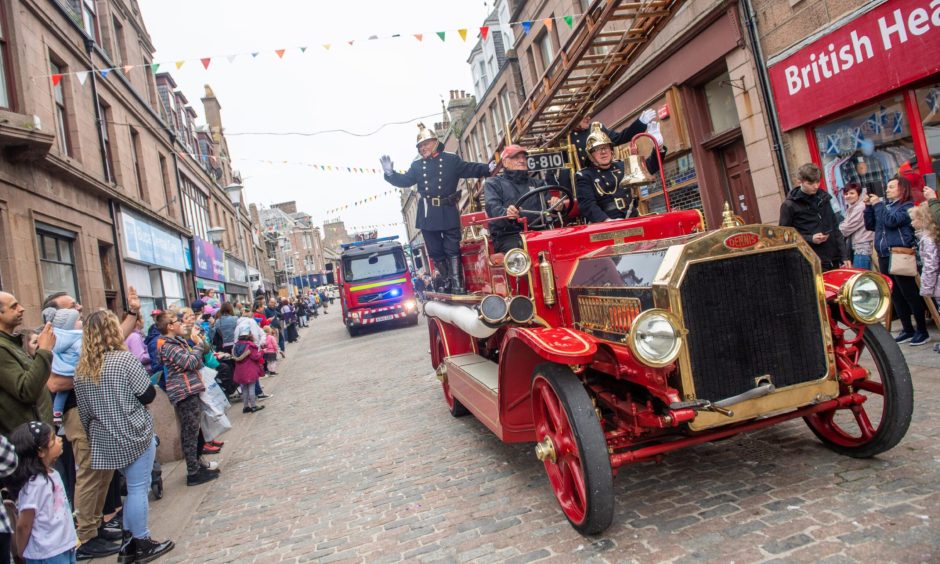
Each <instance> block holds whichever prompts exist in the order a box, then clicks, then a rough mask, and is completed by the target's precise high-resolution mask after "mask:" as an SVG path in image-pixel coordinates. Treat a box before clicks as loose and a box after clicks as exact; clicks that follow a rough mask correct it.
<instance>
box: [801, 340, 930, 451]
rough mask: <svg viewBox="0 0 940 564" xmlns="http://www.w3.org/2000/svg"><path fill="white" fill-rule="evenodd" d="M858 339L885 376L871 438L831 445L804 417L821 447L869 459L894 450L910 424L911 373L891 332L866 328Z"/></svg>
mask: <svg viewBox="0 0 940 564" xmlns="http://www.w3.org/2000/svg"><path fill="white" fill-rule="evenodd" d="M862 339H863V342H864V343H865V346H866V347H867V348H868V350H869V351H870V352H871V356H872V358H873V360H874V361H875V363H876V364H878V365H880V366H882V367H883V368H884V369H885V373H883V374H881V377H882V383H883V385H884V388H885V395H884V399H883V402H884V403H883V405H884V413H883V414H882V418H881V424H880V426H879V427H878V429H877V430H876V431H875V435H874V437H872V439H871V440H870V441H868V442H867V443H865V444H863V445H860V446H855V447H847V446H844V445H839V444H835V443H833V442H832V441H831V440H829V439H827V438H826V437H825V436H823V435H822V434H821V433H820V432H819V431H818V430H817V429H816V427H815V426H814V425H813V423H811V421H812V419H811V418H812V417H813V416H810V417H804V421H806V424H807V425H808V426H809V428H810V430H812V431H813V434H815V435H816V436H817V437H818V438H819V440H820V441H821V442H822V443H823V444H824V445H826V446H827V447H828V448H830V449H832V450H833V451H835V452H837V453H839V454H843V455H845V456H851V457H853V458H871V457H872V456H876V455H878V454H881V453H882V452H885V451H887V450H890V449H892V448H894V447H895V446H896V445H897V444H898V443H899V442H901V439H903V438H904V435H905V434H906V433H907V429H908V427H910V425H911V415H912V414H913V412H914V386H913V384H912V381H911V371H910V369H909V368H908V366H907V361H905V360H904V354H903V353H901V348H900V347H899V346H898V344H897V343H896V342H894V338H892V337H891V333H889V332H888V331H887V329H885V328H884V326H883V325H868V326H866V327H865V334H864V335H863V337H862ZM889 400H890V401H889Z"/></svg>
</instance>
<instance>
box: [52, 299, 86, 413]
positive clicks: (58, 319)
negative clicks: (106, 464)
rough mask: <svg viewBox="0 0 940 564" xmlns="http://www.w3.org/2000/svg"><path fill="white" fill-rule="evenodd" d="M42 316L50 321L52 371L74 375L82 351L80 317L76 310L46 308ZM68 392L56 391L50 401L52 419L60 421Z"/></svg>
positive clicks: (63, 374)
mask: <svg viewBox="0 0 940 564" xmlns="http://www.w3.org/2000/svg"><path fill="white" fill-rule="evenodd" d="M43 317H44V318H45V319H48V320H49V321H51V323H52V332H53V333H55V346H54V347H53V348H52V373H53V374H56V375H58V376H64V377H66V378H74V377H75V366H76V365H77V364H78V357H79V356H80V355H81V352H82V318H81V314H80V313H79V312H78V310H75V309H59V310H53V309H52V308H46V310H45V311H43ZM68 397H69V392H56V394H55V399H54V400H53V402H52V421H53V422H54V423H56V424H61V423H62V413H63V412H64V411H65V402H66V400H67V399H68Z"/></svg>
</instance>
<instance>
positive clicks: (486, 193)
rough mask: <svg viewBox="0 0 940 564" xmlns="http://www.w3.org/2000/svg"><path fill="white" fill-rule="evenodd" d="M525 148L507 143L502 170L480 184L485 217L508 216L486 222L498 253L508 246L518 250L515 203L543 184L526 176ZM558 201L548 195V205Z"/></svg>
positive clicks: (502, 160)
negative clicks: (481, 185)
mask: <svg viewBox="0 0 940 564" xmlns="http://www.w3.org/2000/svg"><path fill="white" fill-rule="evenodd" d="M526 156H527V153H526V150H525V148H524V147H522V146H520V145H509V146H507V147H506V148H505V149H503V152H502V153H501V154H500V159H501V161H500V162H502V164H503V171H502V173H500V174H499V175H498V176H491V177H489V178H487V179H486V182H485V183H484V184H483V197H484V202H485V207H486V216H487V217H503V216H509V219H497V220H495V221H491V222H490V224H489V230H490V235H491V236H492V238H493V246H494V247H495V249H496V252H497V253H505V252H506V251H508V250H509V249H521V248H522V237H521V236H520V235H519V234H520V233H521V232H522V223H520V222H519V221H518V219H519V210H518V209H516V206H514V205H513V204H515V203H516V202H518V201H519V198H521V197H522V196H524V195H525V194H527V193H528V192H530V191H532V190H534V189H536V188H541V187H542V186H546V184H545V181H544V180H542V179H540V178H532V177H530V176H529V169H528V167H527V165H526ZM557 203H558V198H551V199H550V200H549V205H550V206H553V205H555V204H557Z"/></svg>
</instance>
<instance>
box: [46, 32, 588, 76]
mask: <svg viewBox="0 0 940 564" xmlns="http://www.w3.org/2000/svg"><path fill="white" fill-rule="evenodd" d="M583 15H584V14H570V15H566V16H555V17H552V18H544V19H542V20H541V23H542V25H543V26H545V27H546V28H547V29H548V30H551V29H552V26H553V25H554V23H555V21H556V20H562V21H564V22H565V24H567V25H568V27H569V28H571V27H573V26H574V19H575V18H577V17H581V16H583ZM508 25H509V26H510V28H511V27H513V26H521V28H522V32H523V33H524V34H525V35H528V34H529V32H530V31H532V25H533V22H532V21H529V20H526V21H517V22H509V24H508ZM468 29H469V28H459V29H456V30H455V31H456V32H457V35H458V36H459V37H460V39H461V41H463V42H466V41H467V34H468ZM500 29H501V26H482V27H480V28H479V37H481V38H482V39H483V40H484V41H486V39H487V37H488V36H489V33H490V31H493V30H500ZM434 33H435V35H437V37H438V38H440V40H441V42H445V43H446V42H447V30H445V31H437V32H434ZM406 35H409V34H401V33H394V34H392V35H389V36H386V37H380V36H378V35H374V34H373V35H369V36H367V39H368V40H377V39H399V38H402V37H404V36H406ZM410 35H411V36H412V37H414V38H415V39H416V40H417V41H418V42H419V43H424V36H425V34H424V33H412V34H410ZM345 43H346V44H347V45H349V46H350V47H354V46H355V45H356V44H357V43H359V44H361V43H363V42H362V41H360V40H358V39H349V40H346V41H345ZM333 45H334V44H333V43H323V44H322V46H323V49H324V51H328V52H335V51H333V50H331V47H332V46H333ZM293 49H297V50H298V51H299V52H300V53H301V54H304V53H307V51H308V47H307V46H299V47H292V48H289V49H288V48H280V49H273V50H272V51H273V53H274V55H275V56H276V57H277V58H278V59H279V60H281V59H284V58H285V57H284V56H285V55H286V54H287V52H288V51H290V50H293ZM261 53H262V51H249V52H243V53H230V54H227V55H213V56H203V57H195V58H192V59H179V60H173V61H162V62H158V63H147V64H143V65H121V66H117V67H111V68H103V69H84V70H78V71H70V72H66V73H56V74H49V75H45V77H46V78H50V79H51V80H52V82H53V86H58V84H59V82H60V81H61V80H62V77H64V76H68V75H76V77H78V78H79V82H81V83H82V84H84V83H85V80H84V78H87V73H89V72H97V73H99V74H100V75H101V77H102V78H107V76H108V74H109V73H110V72H111V71H113V70H115V69H120V70H121V71H123V72H124V74H125V75H127V74H130V72H131V71H132V70H134V69H136V68H143V67H149V68H150V70H151V71H152V72H153V73H154V74H156V73H157V70H158V69H159V68H160V67H161V66H162V65H168V64H170V63H172V64H174V65H175V66H176V70H180V69H182V68H183V65H185V64H186V63H187V62H190V61H199V62H200V63H201V65H202V67H203V69H204V70H206V71H208V70H209V66H210V64H211V63H212V60H213V59H217V58H220V57H224V58H225V59H226V60H228V62H229V63H234V62H235V61H236V59H238V58H239V57H240V56H241V55H251V59H252V60H254V59H256V58H257V57H258V55H260V54H261ZM83 73H84V74H83ZM82 77H84V78H82Z"/></svg>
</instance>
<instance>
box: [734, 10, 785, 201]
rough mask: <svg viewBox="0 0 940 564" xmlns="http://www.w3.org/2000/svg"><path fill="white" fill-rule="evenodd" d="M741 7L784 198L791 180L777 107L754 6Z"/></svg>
mask: <svg viewBox="0 0 940 564" xmlns="http://www.w3.org/2000/svg"><path fill="white" fill-rule="evenodd" d="M741 7H742V8H743V9H744V25H745V27H747V35H748V39H749V42H750V44H751V54H752V55H753V57H754V61H755V63H756V65H757V79H758V80H759V81H760V90H761V95H762V98H763V99H764V107H765V108H766V111H767V122H768V123H769V124H770V135H771V137H772V138H773V145H774V154H775V155H776V157H777V164H778V165H779V166H780V172H781V173H782V174H783V195H784V197H786V195H787V193H788V191H789V186H790V182H792V181H793V178H792V177H791V176H790V169H789V168H788V167H787V158H786V155H784V154H783V133H782V132H781V130H780V120H779V119H778V117H777V106H776V104H775V103H774V95H773V92H772V91H771V89H770V77H769V76H768V74H767V63H766V62H765V59H764V51H763V49H761V44H760V37H759V36H758V33H757V14H755V13H754V5H753V4H752V3H751V0H742V2H741Z"/></svg>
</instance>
